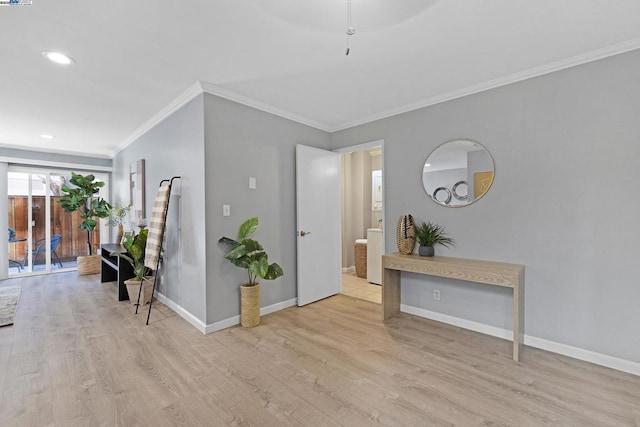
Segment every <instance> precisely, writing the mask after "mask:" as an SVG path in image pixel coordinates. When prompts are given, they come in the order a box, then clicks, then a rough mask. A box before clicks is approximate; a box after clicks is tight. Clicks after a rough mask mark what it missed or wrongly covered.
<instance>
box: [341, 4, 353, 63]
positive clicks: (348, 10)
mask: <svg viewBox="0 0 640 427" xmlns="http://www.w3.org/2000/svg"><path fill="white" fill-rule="evenodd" d="M355 33H356V29H355V28H353V26H351V0H347V50H346V51H345V53H344V54H345V55H349V52H350V51H351V48H350V47H349V38H350V37H351V36H352V35H354V34H355Z"/></svg>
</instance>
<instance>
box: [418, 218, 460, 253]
mask: <svg viewBox="0 0 640 427" xmlns="http://www.w3.org/2000/svg"><path fill="white" fill-rule="evenodd" d="M416 240H417V241H418V245H420V246H419V248H418V254H420V255H421V256H433V255H434V254H435V249H434V248H433V247H434V245H438V244H440V245H442V246H445V247H447V248H448V247H449V246H450V245H451V246H453V245H454V244H455V240H453V239H452V238H451V237H449V236H447V235H446V233H445V232H444V227H443V226H441V225H438V224H434V223H431V222H428V223H427V222H423V223H422V224H420V225H418V226H416Z"/></svg>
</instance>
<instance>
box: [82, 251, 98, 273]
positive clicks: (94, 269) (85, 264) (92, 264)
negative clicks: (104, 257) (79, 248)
mask: <svg viewBox="0 0 640 427" xmlns="http://www.w3.org/2000/svg"><path fill="white" fill-rule="evenodd" d="M100 263H101V257H100V255H83V256H79V257H78V274H79V275H81V276H84V275H85V274H98V273H100Z"/></svg>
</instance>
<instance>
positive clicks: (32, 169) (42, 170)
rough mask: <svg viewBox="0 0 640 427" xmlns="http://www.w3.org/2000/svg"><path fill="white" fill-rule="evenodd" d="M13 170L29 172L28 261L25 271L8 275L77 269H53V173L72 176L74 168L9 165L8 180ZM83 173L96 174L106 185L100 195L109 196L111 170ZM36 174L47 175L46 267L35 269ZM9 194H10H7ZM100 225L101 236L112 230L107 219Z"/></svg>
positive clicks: (17, 275)
mask: <svg viewBox="0 0 640 427" xmlns="http://www.w3.org/2000/svg"><path fill="white" fill-rule="evenodd" d="M73 171H74V172H76V173H78V169H77V168H74V169H73ZM11 172H16V173H26V174H29V179H28V191H27V193H28V195H27V221H28V222H27V223H28V227H27V251H28V252H27V256H26V258H27V263H26V265H24V266H23V268H22V269H23V270H24V272H20V270H18V273H17V274H15V273H14V274H9V275H8V277H24V276H34V275H41V274H50V273H62V272H68V271H76V270H77V267H68V268H60V269H57V270H52V269H51V255H52V254H51V237H52V236H51V197H52V193H51V176H52V175H64V176H71V172H72V169H66V168H60V167H57V168H54V167H45V166H23V165H11V164H10V165H9V167H8V170H7V182H9V174H10V173H11ZM80 173H82V174H87V173H90V174H92V175H94V176H95V177H96V178H97V179H98V180H100V181H103V182H104V183H105V185H104V187H102V188H100V192H99V193H98V194H99V195H100V197H102V198H104V199H108V198H109V184H110V178H111V175H110V173H109V172H105V171H95V172H94V171H91V170H90V169H87V170H86V171H80ZM34 175H44V176H45V183H44V185H45V187H46V190H45V195H44V201H45V206H44V208H45V241H44V245H45V268H44V270H38V271H33V250H34V248H33V188H32V185H33V176H34ZM7 196H9V195H8V194H7ZM98 227H99V230H100V236H109V233H110V230H109V227H108V225H107V220H106V219H100V220H99V221H98Z"/></svg>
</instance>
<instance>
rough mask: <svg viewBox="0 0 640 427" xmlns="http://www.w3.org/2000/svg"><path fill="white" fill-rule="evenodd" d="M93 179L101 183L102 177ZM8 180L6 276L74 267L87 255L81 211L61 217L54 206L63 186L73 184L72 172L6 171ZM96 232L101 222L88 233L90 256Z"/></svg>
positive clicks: (95, 245)
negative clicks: (90, 244)
mask: <svg viewBox="0 0 640 427" xmlns="http://www.w3.org/2000/svg"><path fill="white" fill-rule="evenodd" d="M94 175H96V177H97V178H98V179H100V180H104V181H105V182H106V179H107V176H106V174H94ZM7 178H8V232H9V275H10V276H15V275H21V274H31V273H35V274H40V273H50V272H53V271H68V270H72V269H75V268H76V266H77V264H76V258H77V257H78V256H79V255H87V254H88V246H87V233H86V231H84V230H81V229H80V222H81V218H80V212H74V213H66V212H65V211H64V210H63V209H62V208H61V207H60V204H59V203H58V201H59V199H60V197H61V196H63V193H62V186H64V185H69V186H71V187H72V186H73V185H72V184H70V183H69V179H70V178H71V172H70V171H51V170H42V169H32V168H17V167H16V168H12V167H10V168H9V172H8V177H7ZM107 191H108V189H107V187H106V186H105V187H103V188H102V191H101V193H102V192H104V194H105V195H106V194H107ZM101 195H102V194H101ZM103 197H104V196H103ZM101 232H102V234H105V233H106V232H107V230H106V224H104V221H101V224H100V227H96V229H95V231H94V232H93V235H92V243H93V248H92V249H93V251H94V253H96V250H97V249H98V248H99V247H100V234H101ZM105 235H106V234H105Z"/></svg>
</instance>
